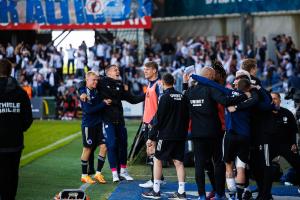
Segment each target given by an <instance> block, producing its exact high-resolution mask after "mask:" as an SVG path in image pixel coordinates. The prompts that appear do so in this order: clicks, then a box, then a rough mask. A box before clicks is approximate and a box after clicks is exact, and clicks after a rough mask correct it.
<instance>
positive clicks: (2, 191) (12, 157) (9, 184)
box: [0, 60, 32, 200]
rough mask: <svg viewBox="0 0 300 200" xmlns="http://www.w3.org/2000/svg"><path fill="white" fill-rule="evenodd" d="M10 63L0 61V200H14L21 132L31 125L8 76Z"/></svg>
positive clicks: (22, 96) (25, 101)
mask: <svg viewBox="0 0 300 200" xmlns="http://www.w3.org/2000/svg"><path fill="white" fill-rule="evenodd" d="M10 73H11V64H10V62H8V61H7V60H0V160H1V164H0V180H1V181H0V199H1V200H14V199H15V196H16V193H17V187H18V178H19V174H18V173H19V164H20V158H21V153H22V149H23V148H24V139H23V132H25V131H26V130H27V129H28V128H29V127H30V125H31V123H32V112H31V103H30V100H29V97H28V95H27V94H26V92H25V91H24V90H23V89H22V88H21V87H20V86H19V84H18V83H17V81H16V80H15V79H14V78H12V77H9V76H10Z"/></svg>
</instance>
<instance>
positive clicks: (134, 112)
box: [122, 101, 144, 117]
mask: <svg viewBox="0 0 300 200" xmlns="http://www.w3.org/2000/svg"><path fill="white" fill-rule="evenodd" d="M122 104H123V109H124V117H141V116H143V108H144V103H143V102H141V103H139V104H130V103H128V102H126V101H122Z"/></svg>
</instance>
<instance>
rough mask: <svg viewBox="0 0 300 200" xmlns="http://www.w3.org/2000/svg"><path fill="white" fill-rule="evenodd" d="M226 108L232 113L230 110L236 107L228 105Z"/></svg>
mask: <svg viewBox="0 0 300 200" xmlns="http://www.w3.org/2000/svg"><path fill="white" fill-rule="evenodd" d="M227 110H228V111H229V112H231V113H232V112H235V111H236V108H235V106H228V107H227Z"/></svg>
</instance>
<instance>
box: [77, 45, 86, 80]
mask: <svg viewBox="0 0 300 200" xmlns="http://www.w3.org/2000/svg"><path fill="white" fill-rule="evenodd" d="M84 63H85V53H84V51H83V50H82V48H81V47H80V48H79V50H78V51H77V58H76V75H75V77H76V78H79V77H82V78H83V77H84V65H85V64H84Z"/></svg>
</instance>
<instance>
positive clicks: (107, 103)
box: [103, 99, 112, 106]
mask: <svg viewBox="0 0 300 200" xmlns="http://www.w3.org/2000/svg"><path fill="white" fill-rule="evenodd" d="M103 102H104V103H105V104H106V105H108V106H110V105H111V102H112V101H111V99H104V100H103Z"/></svg>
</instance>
